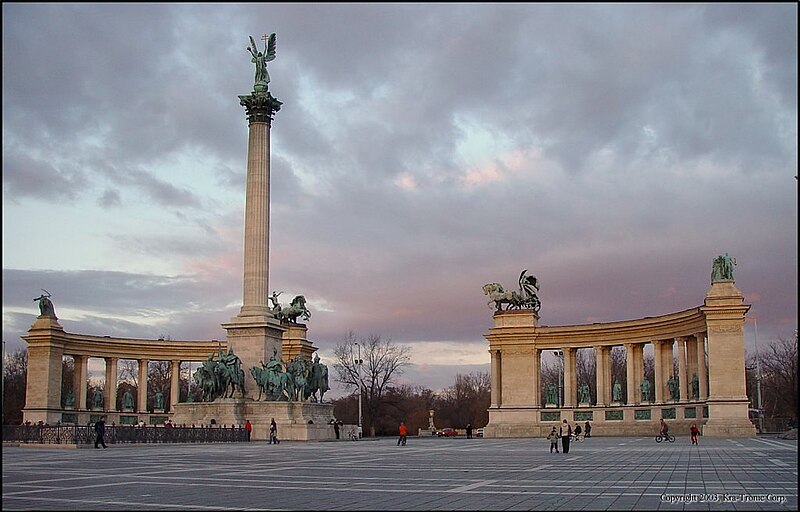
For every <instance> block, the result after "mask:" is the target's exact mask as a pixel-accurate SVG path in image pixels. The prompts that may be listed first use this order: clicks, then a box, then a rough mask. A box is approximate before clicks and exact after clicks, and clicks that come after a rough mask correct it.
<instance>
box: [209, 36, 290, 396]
mask: <svg viewBox="0 0 800 512" xmlns="http://www.w3.org/2000/svg"><path fill="white" fill-rule="evenodd" d="M250 41H251V47H248V50H249V51H250V53H251V54H252V56H253V58H252V62H253V63H255V81H254V85H253V91H252V92H251V93H250V94H247V95H244V96H239V103H240V104H241V105H242V106H243V107H244V108H245V111H246V114H247V121H248V125H249V138H248V144H247V186H246V199H245V216H244V280H243V298H242V308H241V310H240V312H239V314H238V315H237V316H235V317H234V318H232V319H231V320H230V321H229V322H228V323H224V324H222V327H223V328H224V329H226V330H227V333H228V334H227V339H228V348H229V349H233V351H234V353H235V354H236V355H237V356H239V359H241V361H242V368H245V369H249V368H251V367H253V366H260V365H261V362H262V361H263V362H266V361H267V360H268V359H269V357H270V356H271V355H272V354H273V350H275V351H277V353H278V354H281V335H282V333H283V331H284V330H285V329H284V328H283V327H281V325H280V322H279V320H278V319H276V318H275V317H274V316H273V315H272V312H271V308H270V307H269V305H268V302H267V301H268V297H267V290H268V289H269V207H270V205H269V188H270V186H269V161H270V152H269V145H270V144H269V131H270V128H271V127H272V117H273V115H274V114H275V112H277V111H279V110H280V108H281V102H280V101H278V100H277V99H275V98H274V97H273V96H272V94H271V93H270V92H269V88H268V84H269V73H267V62H269V61H271V60H273V59H274V58H275V34H272V35H270V36H269V37H267V36H266V35H265V36H264V42H265V46H266V47H265V49H264V51H263V52H260V51H258V48H257V47H256V45H255V42H254V41H253V38H252V37H251V38H250ZM244 373H245V397H247V398H256V397H257V396H258V387H257V385H256V382H255V380H254V379H253V377H252V375H251V374H250V371H248V370H245V372H244Z"/></svg>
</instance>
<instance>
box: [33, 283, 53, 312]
mask: <svg viewBox="0 0 800 512" xmlns="http://www.w3.org/2000/svg"><path fill="white" fill-rule="evenodd" d="M41 290H42V291H43V292H44V293H46V294H47V295H45V294H44V293H43V294H41V295H39V296H38V297H36V298H35V299H33V302H36V301H39V316H44V317H48V318H56V309H55V307H53V302H52V301H51V300H50V297H52V295H50V292H48V291H47V290H45V289H44V288H42V289H41Z"/></svg>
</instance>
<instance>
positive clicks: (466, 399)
mask: <svg viewBox="0 0 800 512" xmlns="http://www.w3.org/2000/svg"><path fill="white" fill-rule="evenodd" d="M490 398H491V378H490V375H489V372H477V373H470V374H468V375H463V374H457V375H456V376H455V379H454V382H453V385H452V386H449V387H447V388H445V389H444V390H442V391H440V392H438V393H435V392H433V391H432V390H430V389H428V388H425V387H422V386H407V385H400V386H389V387H387V389H386V392H385V393H384V395H383V398H382V407H381V408H380V416H378V417H375V418H374V419H373V420H371V421H370V422H369V423H366V420H365V423H366V424H368V425H369V426H370V432H371V435H378V436H387V435H388V436H392V435H397V427H398V425H399V424H400V422H401V421H402V422H404V423H405V424H406V426H407V427H408V432H409V433H410V434H412V435H413V434H415V433H416V432H418V431H419V430H420V429H422V430H427V429H428V425H429V418H430V411H431V410H433V411H434V423H435V425H436V427H437V428H443V427H453V428H458V429H463V428H465V427H466V426H467V424H468V423H469V424H472V426H473V427H474V428H479V427H483V426H485V425H486V424H487V423H488V422H489V411H488V409H489V403H490ZM333 405H334V416H336V418H337V419H341V420H342V421H344V422H345V423H355V422H356V421H357V418H358V395H357V394H355V393H354V394H352V395H350V396H345V397H341V398H338V399H335V400H333Z"/></svg>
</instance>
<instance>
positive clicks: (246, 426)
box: [244, 420, 253, 441]
mask: <svg viewBox="0 0 800 512" xmlns="http://www.w3.org/2000/svg"><path fill="white" fill-rule="evenodd" d="M244 429H245V430H246V431H247V440H248V441H249V440H250V434H252V433H253V424H252V423H250V420H247V421H245V422H244Z"/></svg>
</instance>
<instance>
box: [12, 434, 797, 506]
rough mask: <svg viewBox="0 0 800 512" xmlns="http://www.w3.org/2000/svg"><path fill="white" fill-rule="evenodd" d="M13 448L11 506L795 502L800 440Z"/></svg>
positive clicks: (421, 441)
mask: <svg viewBox="0 0 800 512" xmlns="http://www.w3.org/2000/svg"><path fill="white" fill-rule="evenodd" d="M396 442H397V440H396V438H384V439H378V440H363V441H359V442H352V441H345V440H342V441H338V442H307V443H303V442H289V441H285V442H282V443H281V444H280V445H277V446H275V445H268V444H266V443H263V442H254V443H239V444H183V445H173V444H158V445H109V448H108V449H107V450H94V449H63V448H61V449H57V448H52V447H51V448H47V447H36V448H31V447H14V446H4V448H3V498H2V507H3V510H153V509H159V510H162V511H168V510H200V511H202V510H386V511H393V510H463V511H471V510H489V511H494V510H642V509H647V510H666V511H682V510H689V511H700V510H703V511H705V510H711V511H713V510H797V506H798V503H797V494H798V491H797V451H798V450H797V448H798V445H797V441H789V440H781V439H778V438H776V437H759V438H757V439H712V438H701V444H700V445H699V446H692V445H691V444H690V442H689V439H688V437H679V438H678V439H677V440H676V442H675V443H672V444H663V443H662V444H656V443H655V441H654V440H653V439H652V438H619V437H608V438H603V437H593V438H591V439H587V440H586V441H585V442H583V443H575V444H573V445H572V447H571V449H570V453H569V454H566V455H565V454H563V453H560V454H555V453H553V454H551V453H549V442H548V441H546V440H544V439H541V440H540V439H530V438H522V439H464V438H415V437H411V438H409V442H408V445H407V446H397V445H396Z"/></svg>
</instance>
